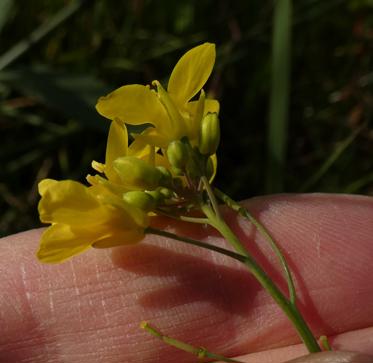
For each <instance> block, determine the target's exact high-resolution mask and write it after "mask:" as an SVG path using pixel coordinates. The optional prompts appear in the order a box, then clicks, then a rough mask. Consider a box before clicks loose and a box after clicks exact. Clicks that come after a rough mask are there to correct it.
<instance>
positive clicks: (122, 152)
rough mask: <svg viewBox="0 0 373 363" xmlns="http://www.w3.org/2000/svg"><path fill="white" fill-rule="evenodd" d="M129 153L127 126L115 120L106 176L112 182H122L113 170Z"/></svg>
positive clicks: (108, 148) (106, 161)
mask: <svg viewBox="0 0 373 363" xmlns="http://www.w3.org/2000/svg"><path fill="white" fill-rule="evenodd" d="M127 152H128V133H127V128H126V125H125V124H124V123H122V122H121V121H119V120H118V119H115V120H114V121H112V122H111V125H110V129H109V136H108V141H107V146H106V157H105V175H106V176H107V178H108V179H109V180H110V181H113V182H115V183H119V182H120V179H119V177H118V175H117V173H116V172H115V171H114V169H113V162H114V160H115V159H117V158H119V157H121V156H126V155H127Z"/></svg>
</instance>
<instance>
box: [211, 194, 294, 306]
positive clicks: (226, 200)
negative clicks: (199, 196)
mask: <svg viewBox="0 0 373 363" xmlns="http://www.w3.org/2000/svg"><path fill="white" fill-rule="evenodd" d="M214 193H215V194H216V196H217V197H218V198H219V199H221V200H222V201H223V202H224V203H225V204H226V205H227V206H228V207H229V208H231V209H233V210H234V211H236V212H237V213H239V214H240V215H241V216H242V217H244V218H245V219H248V220H249V221H250V222H251V223H252V224H253V225H254V226H255V227H256V228H257V229H258V231H259V232H260V233H261V235H262V236H263V237H264V238H265V239H266V240H267V241H268V242H269V244H270V246H271V248H272V250H273V251H274V252H275V254H276V256H277V258H278V259H279V261H280V264H281V266H282V268H283V270H284V274H285V278H286V281H287V284H288V290H289V298H290V302H291V303H292V304H295V301H296V292H295V287H294V281H293V277H292V274H291V271H290V268H289V266H288V264H287V262H286V259H285V257H284V255H283V253H282V252H281V249H280V247H279V246H278V245H277V243H276V241H275V240H274V239H273V237H272V236H271V235H270V233H269V232H268V231H267V229H266V228H265V227H264V226H263V225H262V224H261V223H260V222H259V221H258V220H257V219H256V218H255V217H254V216H253V215H252V214H251V213H250V212H249V211H248V210H247V209H246V208H244V207H242V206H241V205H240V204H238V203H237V202H235V201H234V200H233V199H231V198H230V197H229V196H228V195H226V194H225V193H223V192H222V191H221V190H219V189H217V188H215V189H214Z"/></svg>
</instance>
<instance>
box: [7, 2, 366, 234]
mask: <svg viewBox="0 0 373 363" xmlns="http://www.w3.org/2000/svg"><path fill="white" fill-rule="evenodd" d="M372 10H373V1H372V0H328V1H325V0H297V1H296V2H295V1H294V4H293V5H292V6H291V1H290V0H284V1H283V0H277V1H274V0H242V1H228V0H214V1H212V0H198V1H193V0H178V1H175V0H158V1H155V0H153V1H152V0H127V1H114V0H90V1H78V0H75V1H74V0H70V1H68V0H54V1H48V0H33V1H20V0H0V141H1V142H0V165H1V167H0V235H2V236H4V235H8V234H11V233H15V232H18V231H22V230H26V229H29V228H34V227H37V226H39V225H40V222H39V221H38V217H37V210H36V208H37V202H38V198H39V197H38V194H37V183H38V181H39V180H40V179H42V178H46V177H51V178H55V179H68V178H72V179H76V180H80V181H84V178H85V175H86V174H87V173H90V172H92V170H91V167H90V162H91V160H93V159H95V160H97V161H103V157H104V150H105V144H106V132H107V130H108V126H109V123H108V121H107V120H105V119H103V118H102V117H100V116H99V115H98V114H97V113H96V111H95V108H94V106H95V103H96V100H97V98H98V97H99V96H101V95H104V94H106V93H108V92H109V91H111V90H113V89H115V88H116V87H118V86H121V85H123V84H128V83H149V82H151V81H152V80H153V79H158V80H160V81H162V82H163V83H164V84H166V82H167V77H168V76H169V74H170V72H171V70H172V68H173V66H174V65H175V63H176V62H177V60H178V59H179V58H180V56H181V55H182V54H183V53H184V52H185V51H186V50H188V49H189V48H191V47H193V46H195V45H197V44H200V43H202V42H205V41H209V42H214V43H216V44H217V62H216V67H215V70H214V73H213V75H212V77H211V78H210V80H209V83H208V84H207V87H206V90H207V91H208V93H209V94H210V95H211V96H214V97H216V98H218V99H219V100H220V103H221V113H220V119H221V127H222V140H221V147H220V150H219V153H218V157H219V170H218V176H217V179H216V184H217V185H218V186H219V187H220V188H221V189H223V190H225V191H226V192H228V193H230V194H231V196H233V197H234V198H236V199H243V198H249V197H252V196H255V195H259V194H267V193H274V192H300V191H302V192H315V191H318V192H336V193H360V194H367V195H373V128H372V111H373V67H372V56H373V11H372ZM274 73H275V76H273V75H274ZM276 75H277V78H276ZM286 110H288V112H286Z"/></svg>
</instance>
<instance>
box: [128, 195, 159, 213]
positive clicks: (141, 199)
mask: <svg viewBox="0 0 373 363" xmlns="http://www.w3.org/2000/svg"><path fill="white" fill-rule="evenodd" d="M123 200H124V201H125V202H127V203H128V204H131V205H134V206H135V207H137V208H140V209H142V210H144V211H146V212H147V211H150V210H152V209H154V208H155V207H156V201H155V199H154V198H153V197H152V196H151V195H150V194H148V193H146V192H142V191H139V190H133V191H130V192H127V193H124V194H123Z"/></svg>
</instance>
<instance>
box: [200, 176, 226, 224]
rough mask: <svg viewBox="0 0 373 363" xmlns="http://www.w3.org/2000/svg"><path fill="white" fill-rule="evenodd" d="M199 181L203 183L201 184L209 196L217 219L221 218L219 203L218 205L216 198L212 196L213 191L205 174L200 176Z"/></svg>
mask: <svg viewBox="0 0 373 363" xmlns="http://www.w3.org/2000/svg"><path fill="white" fill-rule="evenodd" d="M201 181H202V183H203V186H204V187H205V189H206V192H207V195H208V196H209V199H210V202H211V205H212V207H213V208H214V212H215V214H216V215H217V216H218V217H219V219H221V215H220V210H219V205H218V202H217V200H216V198H215V196H214V192H213V191H212V189H211V185H210V183H209V181H208V179H207V177H206V176H202V177H201Z"/></svg>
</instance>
